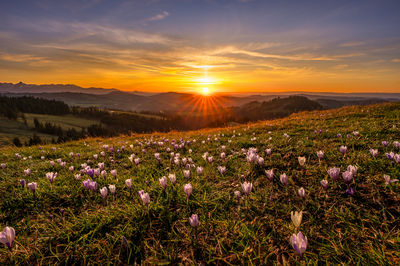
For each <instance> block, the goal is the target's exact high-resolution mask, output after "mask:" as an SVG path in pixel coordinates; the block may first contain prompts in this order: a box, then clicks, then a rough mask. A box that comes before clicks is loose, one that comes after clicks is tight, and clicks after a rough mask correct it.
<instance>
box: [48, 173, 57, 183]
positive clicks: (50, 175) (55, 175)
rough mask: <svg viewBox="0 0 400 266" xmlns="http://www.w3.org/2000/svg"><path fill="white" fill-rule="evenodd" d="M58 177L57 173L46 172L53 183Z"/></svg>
mask: <svg viewBox="0 0 400 266" xmlns="http://www.w3.org/2000/svg"><path fill="white" fill-rule="evenodd" d="M56 177H57V173H53V172H50V173H46V178H47V179H48V180H49V181H50V183H51V184H53V182H54V179H55V178H56Z"/></svg>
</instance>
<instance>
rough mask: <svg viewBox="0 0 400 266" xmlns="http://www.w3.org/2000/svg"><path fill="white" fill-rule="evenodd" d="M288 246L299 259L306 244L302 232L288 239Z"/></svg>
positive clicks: (305, 238)
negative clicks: (290, 246)
mask: <svg viewBox="0 0 400 266" xmlns="http://www.w3.org/2000/svg"><path fill="white" fill-rule="evenodd" d="M290 244H291V245H292V247H293V248H294V250H295V251H296V252H297V254H298V255H299V256H300V258H302V257H303V254H304V252H305V251H306V249H307V244H308V241H307V237H306V236H304V235H303V233H302V232H298V233H297V235H296V234H293V235H292V236H291V237H290Z"/></svg>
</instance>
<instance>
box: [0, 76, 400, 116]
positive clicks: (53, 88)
mask: <svg viewBox="0 0 400 266" xmlns="http://www.w3.org/2000/svg"><path fill="white" fill-rule="evenodd" d="M0 94H2V95H6V96H12V97H18V96H34V97H38V98H44V99H55V100H59V101H63V102H65V103H67V104H69V105H76V106H97V107H101V108H108V109H118V110H126V111H149V112H191V111H194V110H195V109H196V108H197V109H198V108H201V105H202V104H208V105H212V107H213V108H226V107H236V106H242V105H244V104H248V103H251V102H265V101H269V100H271V99H273V98H277V97H281V98H284V97H288V96H304V97H307V98H309V99H310V100H313V101H316V102H318V103H319V104H321V105H322V106H323V107H324V108H338V107H341V106H345V105H364V104H373V103H381V102H386V101H400V93H310V92H300V93H299V92H290V93H288V92H285V93H273V94H267V93H263V94H257V95H242V96H240V95H232V94H231V95H214V96H209V97H207V100H205V98H206V97H202V96H199V95H197V94H190V93H178V92H166V93H147V92H139V91H135V92H125V91H120V90H117V89H103V88H82V87H79V86H76V85H63V84H61V85H60V84H48V85H34V84H25V83H22V82H20V83H16V84H13V83H0Z"/></svg>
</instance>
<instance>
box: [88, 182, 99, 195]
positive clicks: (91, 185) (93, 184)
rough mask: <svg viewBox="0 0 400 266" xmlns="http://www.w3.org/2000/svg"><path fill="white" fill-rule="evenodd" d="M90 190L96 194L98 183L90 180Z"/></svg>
mask: <svg viewBox="0 0 400 266" xmlns="http://www.w3.org/2000/svg"><path fill="white" fill-rule="evenodd" d="M89 188H90V190H92V191H93V192H96V190H97V182H96V181H92V180H90V183H89Z"/></svg>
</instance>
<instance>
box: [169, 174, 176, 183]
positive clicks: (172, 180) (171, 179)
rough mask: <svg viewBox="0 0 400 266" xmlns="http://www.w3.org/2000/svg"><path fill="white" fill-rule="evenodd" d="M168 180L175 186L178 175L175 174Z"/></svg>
mask: <svg viewBox="0 0 400 266" xmlns="http://www.w3.org/2000/svg"><path fill="white" fill-rule="evenodd" d="M168 178H169V181H171V183H172V185H173V184H175V181H176V175H175V174H169V175H168Z"/></svg>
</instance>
